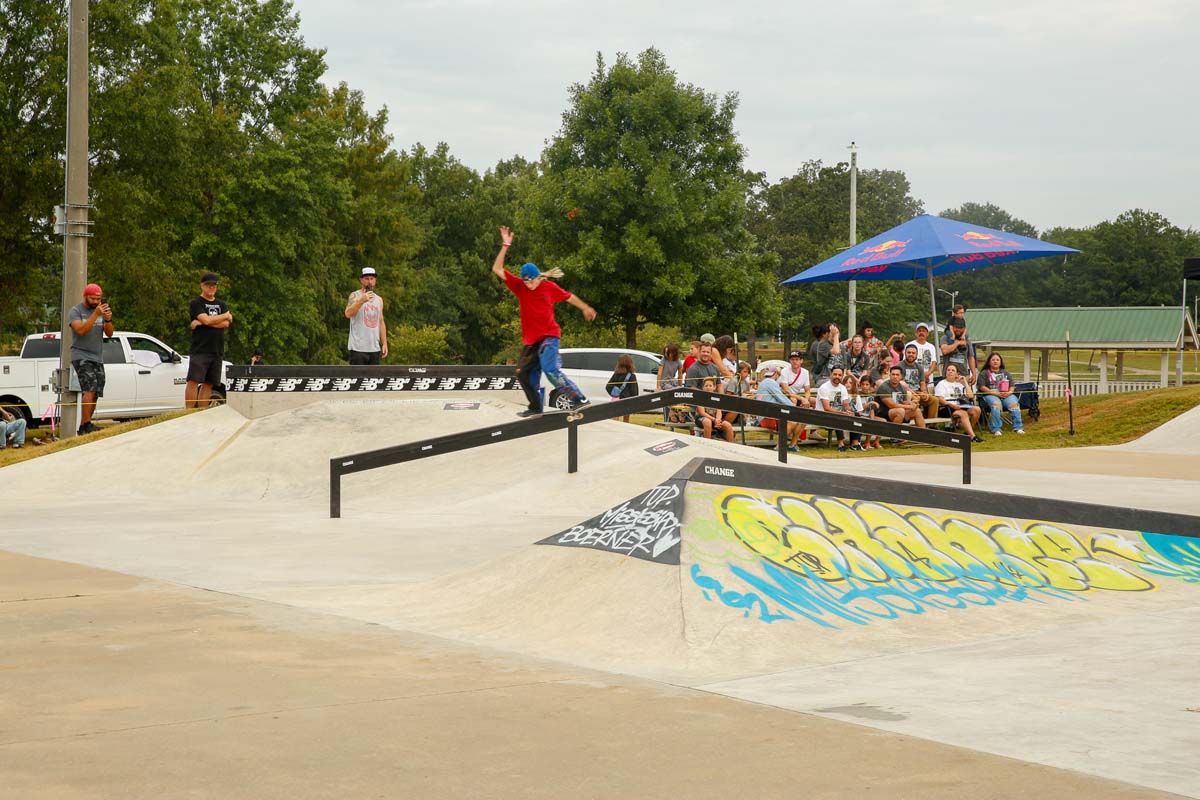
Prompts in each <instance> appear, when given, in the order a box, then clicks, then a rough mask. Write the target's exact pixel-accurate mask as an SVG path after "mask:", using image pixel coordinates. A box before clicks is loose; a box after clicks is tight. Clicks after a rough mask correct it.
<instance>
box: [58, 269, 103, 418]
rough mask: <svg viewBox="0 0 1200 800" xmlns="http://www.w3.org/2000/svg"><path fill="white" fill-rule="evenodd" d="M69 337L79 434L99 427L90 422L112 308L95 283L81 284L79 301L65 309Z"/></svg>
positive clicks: (100, 383)
mask: <svg viewBox="0 0 1200 800" xmlns="http://www.w3.org/2000/svg"><path fill="white" fill-rule="evenodd" d="M67 324H68V325H70V326H71V331H72V332H73V333H74V336H73V337H72V338H71V369H72V370H73V371H74V373H75V377H76V378H77V379H78V381H79V391H80V392H81V393H82V394H83V397H82V398H81V404H80V408H79V430H78V431H77V432H78V433H79V435H81V436H82V435H83V434H85V433H91V432H93V431H96V430H99V428H97V427H96V426H95V425H93V424H92V415H93V414H95V413H96V400H97V398H100V397H103V396H104V337H105V336H112V335H113V326H112V309H111V308H109V307H108V303H106V302H104V292H103V291H102V290H101V289H100V287H99V285H97V284H95V283H89V284H88V285H87V286H85V287H84V288H83V302H82V303H80V304H79V305H77V306H75V307H74V308H72V309H71V310H70V311H69V312H67Z"/></svg>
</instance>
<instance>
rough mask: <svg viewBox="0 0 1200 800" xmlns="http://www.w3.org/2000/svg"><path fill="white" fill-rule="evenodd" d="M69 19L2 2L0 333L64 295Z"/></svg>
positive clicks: (55, 10) (60, 9) (49, 5)
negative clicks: (58, 217)
mask: <svg viewBox="0 0 1200 800" xmlns="http://www.w3.org/2000/svg"><path fill="white" fill-rule="evenodd" d="M66 21H67V14H66V3H65V2H63V0H57V1H53V2H52V1H51V0H0V286H3V287H4V290H3V291H2V292H0V332H5V331H11V332H13V333H14V335H18V336H21V335H24V334H26V333H29V332H30V331H31V330H33V329H34V326H35V325H37V324H38V323H41V322H48V321H49V320H47V319H45V316H46V315H45V313H44V310H43V305H44V304H49V305H53V306H58V304H59V296H60V294H61V289H60V287H61V279H62V278H61V276H62V266H61V265H62V248H61V246H59V244H58V243H57V242H56V241H55V239H54V238H53V236H52V234H53V221H52V219H51V211H52V209H53V206H54V205H56V204H58V203H61V202H62V198H63V167H62V162H61V160H60V159H61V158H62V154H63V151H64V148H65V130H66V128H65V113H66V105H65V103H64V102H63V99H62V98H63V96H64V91H65V85H66V54H67V36H66V33H67V26H66Z"/></svg>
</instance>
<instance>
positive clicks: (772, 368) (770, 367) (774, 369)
mask: <svg viewBox="0 0 1200 800" xmlns="http://www.w3.org/2000/svg"><path fill="white" fill-rule="evenodd" d="M759 374H760V375H764V376H767V377H770V376H773V375H778V374H779V367H778V366H777V365H775V364H767V365H766V366H765V367H763V368H762V369H761V370H759Z"/></svg>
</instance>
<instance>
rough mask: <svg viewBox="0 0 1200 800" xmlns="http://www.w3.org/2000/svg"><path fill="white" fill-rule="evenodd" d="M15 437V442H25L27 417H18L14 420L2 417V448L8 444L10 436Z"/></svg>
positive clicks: (0, 427)
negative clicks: (6, 420) (6, 419)
mask: <svg viewBox="0 0 1200 800" xmlns="http://www.w3.org/2000/svg"><path fill="white" fill-rule="evenodd" d="M9 436H11V437H13V444H21V445H23V444H25V418H24V417H17V418H16V419H15V420H13V421H12V422H5V421H4V420H3V419H0V449H3V448H4V447H7V446H8V437H9Z"/></svg>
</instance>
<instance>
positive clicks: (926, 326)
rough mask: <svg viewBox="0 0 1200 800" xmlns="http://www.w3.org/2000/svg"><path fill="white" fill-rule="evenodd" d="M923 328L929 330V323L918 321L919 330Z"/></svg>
mask: <svg viewBox="0 0 1200 800" xmlns="http://www.w3.org/2000/svg"><path fill="white" fill-rule="evenodd" d="M921 328H924V329H925V330H929V325H927V324H926V323H924V322H918V323H917V330H921Z"/></svg>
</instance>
